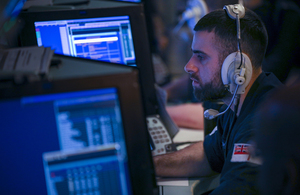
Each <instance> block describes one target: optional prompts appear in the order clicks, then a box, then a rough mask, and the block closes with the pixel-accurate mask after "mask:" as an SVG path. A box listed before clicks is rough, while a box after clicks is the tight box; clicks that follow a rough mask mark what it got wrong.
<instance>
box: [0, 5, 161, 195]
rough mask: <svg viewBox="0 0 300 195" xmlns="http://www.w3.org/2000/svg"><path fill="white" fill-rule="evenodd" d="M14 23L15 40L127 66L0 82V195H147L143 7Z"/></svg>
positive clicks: (149, 107) (53, 14) (148, 95)
mask: <svg viewBox="0 0 300 195" xmlns="http://www.w3.org/2000/svg"><path fill="white" fill-rule="evenodd" d="M21 19H23V21H24V28H23V31H22V33H21V37H20V41H21V45H22V46H31V45H39V46H42V45H43V46H46V47H47V46H49V47H52V48H53V49H55V51H56V53H57V54H64V55H71V56H75V57H80V58H81V57H82V58H89V59H92V60H99V61H108V62H116V63H120V64H124V65H127V66H128V68H129V67H132V71H130V72H129V73H122V74H108V75H105V76H97V77H83V78H76V79H59V80H54V81H52V82H36V83H31V84H24V85H20V86H15V87H14V88H5V87H4V88H0V115H1V116H3V117H2V118H1V120H0V126H1V132H0V148H1V153H2V154H3V158H2V159H1V161H0V173H1V176H2V180H1V183H0V189H1V192H3V193H4V194H23V193H24V192H26V193H27V192H28V193H30V194H47V193H48V194H112V195H113V194H153V193H154V191H156V189H157V187H156V183H155V174H154V168H153V164H152V156H151V150H150V147H149V135H148V131H147V125H146V122H145V113H146V114H147V115H149V114H155V111H154V108H155V106H154V104H155V103H154V102H155V100H156V96H155V90H154V85H153V84H154V77H153V70H152V64H151V56H150V55H149V54H150V50H149V45H148V42H147V30H146V25H145V23H144V16H143V7H142V5H141V4H137V5H135V6H125V7H105V8H102V7H101V6H100V7H98V8H89V9H80V10H79V9H75V10H56V11H41V12H23V13H21ZM70 58H71V57H70ZM72 59H75V58H72ZM81 60H83V59H81ZM85 63H87V61H86V62H82V64H83V65H84V64H85ZM95 63H96V61H95ZM101 63H104V62H99V64H101ZM130 70H131V69H130ZM138 72H139V73H138ZM139 76H140V77H139ZM140 78H142V79H140ZM120 81H121V82H120ZM141 86H142V91H140V87H141ZM141 94H143V95H141ZM143 104H145V105H143ZM144 109H145V110H144ZM137 146H138V147H137Z"/></svg>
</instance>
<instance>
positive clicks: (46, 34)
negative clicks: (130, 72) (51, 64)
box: [34, 16, 136, 66]
mask: <svg viewBox="0 0 300 195" xmlns="http://www.w3.org/2000/svg"><path fill="white" fill-rule="evenodd" d="M34 25H35V31H36V39H37V44H38V46H45V47H51V48H52V49H54V50H55V53H57V54H64V55H71V56H76V57H82V58H88V59H93V60H100V61H108V62H114V63H120V64H126V65H129V66H136V58H135V52H134V45H133V39H132V31H131V25H130V20H129V16H115V17H101V18H85V19H72V20H52V21H37V22H35V23H34Z"/></svg>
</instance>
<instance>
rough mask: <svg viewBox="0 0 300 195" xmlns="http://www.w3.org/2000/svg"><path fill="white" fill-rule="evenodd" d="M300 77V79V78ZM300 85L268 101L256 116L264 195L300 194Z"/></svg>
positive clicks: (281, 90) (256, 134) (256, 150)
mask: <svg viewBox="0 0 300 195" xmlns="http://www.w3.org/2000/svg"><path fill="white" fill-rule="evenodd" d="M298 78H299V77H298ZM299 99H300V82H297V84H294V85H292V86H289V87H287V88H282V89H280V90H278V91H276V92H275V93H274V94H272V96H271V97H269V98H267V99H266V101H265V102H264V103H263V104H262V105H261V107H259V109H258V113H257V116H256V123H255V124H256V127H257V130H256V132H255V136H254V138H255V139H254V142H255V143H256V148H255V152H256V154H257V155H258V156H259V157H260V158H261V160H262V166H261V169H260V175H259V181H258V184H259V187H260V192H261V194H263V195H277V194H278V195H279V194H280V195H290V194H300V142H299V140H300V133H299V130H300V120H299V119H300V101H299Z"/></svg>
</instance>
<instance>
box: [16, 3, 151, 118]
mask: <svg viewBox="0 0 300 195" xmlns="http://www.w3.org/2000/svg"><path fill="white" fill-rule="evenodd" d="M41 9H42V8H41ZM45 9H46V8H45ZM47 9H49V7H47ZM53 9H54V8H53ZM20 19H21V20H23V21H24V24H23V25H24V27H23V29H22V31H21V33H20V43H21V46H33V45H44V46H50V45H52V46H53V47H54V48H56V49H57V52H58V53H70V54H72V55H73V54H76V55H77V54H79V56H83V57H89V58H92V59H99V60H112V61H113V62H120V63H123V64H128V65H132V66H134V65H136V67H137V68H138V69H139V72H140V75H141V85H142V91H143V94H144V98H145V104H146V110H145V111H146V114H147V115H152V114H157V99H156V95H155V94H156V92H155V88H154V83H155V79H154V71H153V65H152V55H151V51H150V46H149V40H148V34H147V27H146V26H147V25H146V21H145V14H144V6H143V4H140V3H127V2H117V1H91V2H90V4H89V6H79V7H75V9H71V10H39V11H36V10H35V11H24V12H22V13H21V14H20ZM46 29H47V30H46ZM48 29H49V30H48ZM105 50H107V51H105Z"/></svg>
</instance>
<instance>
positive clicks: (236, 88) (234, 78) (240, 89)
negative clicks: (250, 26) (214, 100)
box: [204, 4, 252, 120]
mask: <svg viewBox="0 0 300 195" xmlns="http://www.w3.org/2000/svg"><path fill="white" fill-rule="evenodd" d="M223 9H224V10H226V13H227V14H228V16H229V17H230V18H231V19H234V20H236V26H237V40H238V44H237V46H238V52H234V53H231V54H230V55H228V56H227V57H226V59H225V60H224V62H223V65H222V69H221V77H222V81H223V84H224V85H225V86H226V87H227V88H228V90H229V92H230V93H231V94H233V96H232V99H231V101H230V103H229V105H228V107H227V108H226V110H225V111H223V112H221V113H219V111H217V110H214V109H208V110H205V112H204V118H205V119H209V120H211V119H214V118H216V117H218V116H220V115H222V114H224V113H225V112H227V110H229V108H230V107H231V105H232V104H233V103H234V105H237V102H238V99H239V94H243V93H244V92H245V88H246V86H247V85H248V84H249V82H250V80H251V76H252V64H251V61H250V59H249V57H248V56H247V55H246V54H244V53H242V49H241V47H240V40H241V35H240V18H243V17H244V16H245V8H244V7H243V5H242V4H235V5H226V6H224V8H223ZM242 65H244V66H243V67H242Z"/></svg>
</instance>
